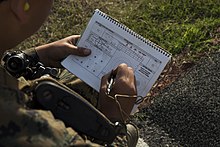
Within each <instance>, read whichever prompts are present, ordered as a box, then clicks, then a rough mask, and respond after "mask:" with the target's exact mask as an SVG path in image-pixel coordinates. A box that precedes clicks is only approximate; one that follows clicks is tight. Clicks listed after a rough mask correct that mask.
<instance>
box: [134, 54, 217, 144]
mask: <svg viewBox="0 0 220 147" xmlns="http://www.w3.org/2000/svg"><path fill="white" fill-rule="evenodd" d="M143 114H144V115H143ZM138 118H139V121H138V122H137V125H138V127H139V128H140V132H141V137H142V138H144V140H145V141H146V142H147V143H148V144H149V146H150V147H151V146H190V147H191V146H195V147H197V146H209V147H211V146H220V52H216V53H212V54H210V55H208V56H206V57H203V58H201V59H200V61H199V62H198V63H197V64H196V65H195V66H194V67H193V68H192V69H191V70H190V71H189V72H187V73H186V74H185V75H184V76H182V77H180V78H178V79H177V80H176V81H175V82H174V83H173V84H171V85H170V86H169V87H167V88H165V89H164V90H162V91H161V93H160V94H159V95H158V96H157V97H155V99H154V103H153V104H152V105H151V106H150V107H148V108H144V109H143V110H142V111H141V112H140V113H139V114H138Z"/></svg>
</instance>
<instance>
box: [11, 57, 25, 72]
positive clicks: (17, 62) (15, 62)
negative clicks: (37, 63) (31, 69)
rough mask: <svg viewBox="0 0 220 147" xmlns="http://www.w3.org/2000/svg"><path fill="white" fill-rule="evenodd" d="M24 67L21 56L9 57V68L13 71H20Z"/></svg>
mask: <svg viewBox="0 0 220 147" xmlns="http://www.w3.org/2000/svg"><path fill="white" fill-rule="evenodd" d="M23 68H24V61H23V60H22V59H21V58H20V57H19V56H17V57H16V56H15V57H12V58H9V59H8V70H9V71H11V72H20V71H22V70H23Z"/></svg>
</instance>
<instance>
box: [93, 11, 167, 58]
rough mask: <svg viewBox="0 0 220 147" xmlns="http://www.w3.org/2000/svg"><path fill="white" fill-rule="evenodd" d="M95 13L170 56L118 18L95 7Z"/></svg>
mask: <svg viewBox="0 0 220 147" xmlns="http://www.w3.org/2000/svg"><path fill="white" fill-rule="evenodd" d="M95 13H97V14H99V15H100V16H102V17H103V18H105V19H107V20H109V21H110V22H111V23H112V24H114V25H116V26H118V27H119V28H121V29H123V30H124V31H126V32H128V33H129V34H131V35H133V36H134V37H136V38H137V39H139V40H141V41H142V42H144V43H146V44H147V45H148V46H150V47H152V48H154V49H155V50H157V51H158V52H160V53H162V54H163V55H165V56H167V57H170V56H171V54H170V53H168V52H167V51H165V50H164V49H163V48H162V47H160V46H159V45H157V44H155V43H153V42H152V41H150V40H147V39H146V38H144V37H143V36H141V35H139V34H137V33H136V32H134V31H133V30H131V29H129V28H128V27H127V26H125V25H124V24H122V23H120V22H119V21H118V20H116V19H114V18H112V17H111V16H109V15H107V14H105V13H103V12H101V11H100V10H98V9H96V10H95Z"/></svg>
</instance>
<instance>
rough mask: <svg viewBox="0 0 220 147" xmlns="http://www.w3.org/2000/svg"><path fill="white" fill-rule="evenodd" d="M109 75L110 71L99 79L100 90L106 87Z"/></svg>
mask: <svg viewBox="0 0 220 147" xmlns="http://www.w3.org/2000/svg"><path fill="white" fill-rule="evenodd" d="M110 75H111V73H108V74H106V75H104V76H103V77H102V80H101V89H102V90H106V89H107V83H108V79H109V77H110Z"/></svg>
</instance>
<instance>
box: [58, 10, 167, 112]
mask: <svg viewBox="0 0 220 147" xmlns="http://www.w3.org/2000/svg"><path fill="white" fill-rule="evenodd" d="M77 46H79V47H84V48H89V49H91V50H92V53H91V55H89V56H88V57H79V56H75V55H69V56H68V57H67V58H66V59H65V60H63V61H62V63H61V64H62V65H63V66H64V67H65V68H66V69H67V70H69V71H70V72H72V73H73V74H74V75H76V76H77V77H79V78H80V79H81V80H83V81H84V82H86V83H87V84H88V85H90V86H91V87H93V88H94V89H95V90H97V91H99V88H100V83H101V78H102V76H103V75H105V74H107V73H109V72H110V71H111V70H112V69H115V68H116V67H117V66H118V65H119V64H121V63H126V64H127V65H128V66H130V67H132V68H133V69H134V73H135V77H136V81H137V92H138V95H141V96H146V95H147V93H148V92H149V91H150V89H151V87H152V86H153V84H154V83H155V82H156V80H157V78H158V77H159V75H160V74H161V72H162V71H163V69H164V68H165V66H166V64H167V63H168V62H169V61H170V59H171V54H170V53H168V52H166V51H165V50H164V49H162V48H161V47H160V46H158V45H156V44H155V43H153V42H151V41H149V40H147V39H145V38H144V37H142V36H140V35H138V34H137V33H135V32H134V31H132V30H131V29H129V28H128V27H126V26H125V25H123V24H121V23H120V22H118V21H117V20H115V19H113V18H112V17H110V16H109V15H107V14H105V13H103V12H101V11H100V10H98V9H96V10H95V12H94V14H93V16H92V18H91V19H90V21H89V23H88V25H87V27H86V29H85V30H84V32H83V34H82V35H81V38H80V40H79V42H78V44H77ZM137 107H138V105H135V106H134V108H133V111H132V112H134V111H136V109H137Z"/></svg>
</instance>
